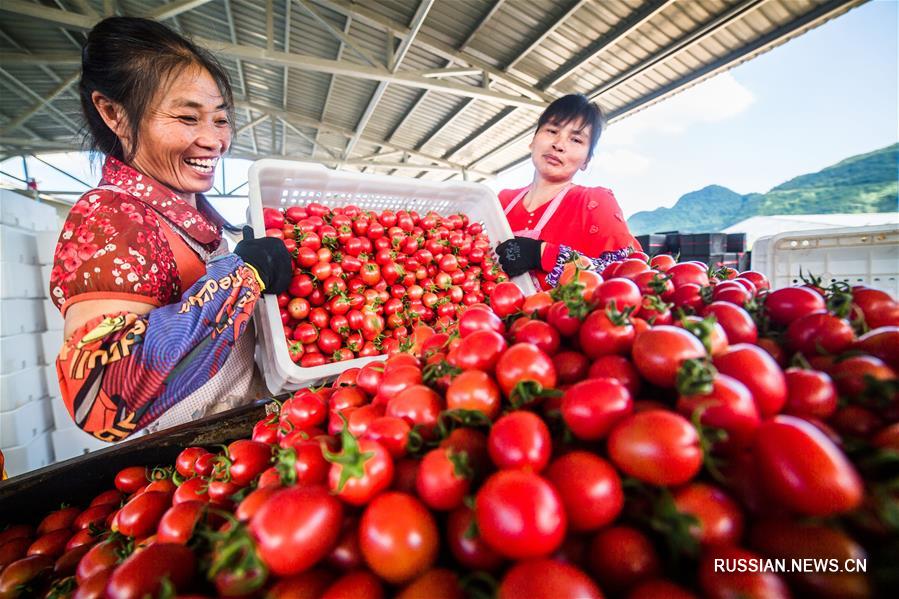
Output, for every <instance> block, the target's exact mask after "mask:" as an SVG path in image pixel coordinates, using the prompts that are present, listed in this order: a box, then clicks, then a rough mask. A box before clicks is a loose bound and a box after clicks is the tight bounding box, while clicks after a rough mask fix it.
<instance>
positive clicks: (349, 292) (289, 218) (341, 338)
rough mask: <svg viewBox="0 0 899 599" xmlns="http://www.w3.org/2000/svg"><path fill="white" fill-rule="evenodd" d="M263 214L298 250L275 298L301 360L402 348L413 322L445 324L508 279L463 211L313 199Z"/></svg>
mask: <svg viewBox="0 0 899 599" xmlns="http://www.w3.org/2000/svg"><path fill="white" fill-rule="evenodd" d="M263 217H264V219H265V228H266V235H268V236H270V237H278V238H281V239H283V240H284V243H285V245H286V246H287V249H288V251H290V253H291V254H292V255H293V256H294V268H295V269H294V277H293V280H292V281H291V282H290V288H289V289H288V290H287V292H286V293H282V294H281V295H279V296H278V306H279V307H280V309H281V321H282V323H283V325H284V334H285V336H286V338H287V350H288V353H289V355H290V357H291V359H292V360H293V361H294V362H296V363H299V365H300V366H302V367H304V368H307V367H313V366H321V365H322V364H326V363H328V362H332V361H335V362H336V361H343V360H352V359H353V358H357V357H365V356H377V355H381V354H387V353H390V352H391V351H396V350H397V349H408V348H409V347H411V344H412V343H413V342H414V337H415V335H414V329H415V327H416V325H418V324H424V325H427V326H430V327H432V328H437V329H439V330H445V329H447V328H448V327H450V326H451V325H452V324H453V323H454V322H455V321H456V320H457V318H458V315H459V313H460V312H461V311H462V310H463V309H464V308H465V307H466V306H469V305H472V304H476V303H479V302H483V301H484V298H485V295H487V296H489V295H490V293H491V292H492V291H493V287H494V286H495V285H496V283H497V282H502V281H505V280H507V277H506V276H505V275H504V274H503V272H502V271H501V269H500V268H499V266H498V265H497V263H496V262H495V261H494V259H493V256H492V252H491V250H490V240H489V239H488V238H487V235H486V233H485V232H484V228H483V226H482V225H481V224H480V223H472V222H469V219H468V216H466V215H465V214H454V215H451V216H447V217H442V216H440V215H438V214H436V213H433V212H429V213H427V214H425V215H423V216H420V215H419V214H418V213H416V212H414V211H405V210H398V211H396V212H394V211H392V210H383V211H381V212H380V213H374V212H370V211H364V210H362V209H360V208H358V207H356V206H344V207H337V208H333V209H332V208H328V207H326V206H324V205H322V204H317V203H311V204H308V205H305V206H292V207H290V208H287V209H285V210H277V209H274V208H265V209H264V210H263Z"/></svg>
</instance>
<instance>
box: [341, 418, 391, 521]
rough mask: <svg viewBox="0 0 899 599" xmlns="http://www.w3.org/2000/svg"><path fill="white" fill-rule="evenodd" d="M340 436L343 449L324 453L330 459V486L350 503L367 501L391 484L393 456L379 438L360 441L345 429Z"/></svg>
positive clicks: (360, 503)
mask: <svg viewBox="0 0 899 599" xmlns="http://www.w3.org/2000/svg"><path fill="white" fill-rule="evenodd" d="M341 440H342V445H343V447H342V449H341V451H340V453H337V454H334V453H331V452H325V453H324V455H325V457H326V458H327V460H328V461H329V462H331V469H330V471H329V472H328V488H329V489H331V492H332V493H334V494H335V495H337V496H338V497H340V498H341V499H343V500H344V501H345V502H347V503H349V504H350V505H365V504H366V503H368V502H369V501H371V499H372V498H373V497H374V496H375V495H377V494H378V493H380V492H381V491H384V490H385V489H387V488H388V487H389V486H390V483H391V481H392V480H393V458H391V457H390V454H389V453H388V452H387V450H386V449H385V448H384V446H383V445H381V444H380V443H378V442H377V441H372V440H370V439H362V440H361V441H357V440H356V438H355V437H354V436H353V435H352V433H350V432H349V431H348V430H346V429H344V432H343V433H342V434H341Z"/></svg>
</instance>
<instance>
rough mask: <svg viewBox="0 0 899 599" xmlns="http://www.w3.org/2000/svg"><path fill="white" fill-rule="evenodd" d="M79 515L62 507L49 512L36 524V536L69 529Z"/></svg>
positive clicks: (72, 508) (77, 510) (75, 508)
mask: <svg viewBox="0 0 899 599" xmlns="http://www.w3.org/2000/svg"><path fill="white" fill-rule="evenodd" d="M144 483H145V484H146V479H145V480H144ZM80 513H81V510H80V509H78V508H77V507H64V508H61V509H58V510H56V511H53V512H50V513H49V514H47V515H46V516H45V517H44V519H43V520H41V523H40V524H38V526H37V534H39V535H45V534H47V533H48V532H53V531H54V530H59V529H61V528H65V529H68V528H71V527H72V525H73V524H74V523H75V521H76V520H77V519H78V515H79V514H80Z"/></svg>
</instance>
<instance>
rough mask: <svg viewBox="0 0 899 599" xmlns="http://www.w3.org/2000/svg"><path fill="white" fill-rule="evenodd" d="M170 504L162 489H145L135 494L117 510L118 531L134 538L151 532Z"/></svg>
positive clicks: (167, 495) (140, 537) (142, 536)
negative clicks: (143, 491)
mask: <svg viewBox="0 0 899 599" xmlns="http://www.w3.org/2000/svg"><path fill="white" fill-rule="evenodd" d="M171 505H172V501H171V498H170V496H169V494H168V493H165V492H162V491H147V492H145V493H141V494H140V495H137V496H136V497H134V498H133V499H131V500H130V501H129V502H128V503H126V504H125V505H123V506H122V509H120V510H119V512H118V515H117V516H116V522H117V523H118V532H120V533H122V534H123V535H125V536H128V537H134V538H136V539H142V538H144V537H146V536H147V535H149V534H152V533H153V532H154V531H155V530H156V526H157V525H158V524H159V519H160V518H162V515H163V514H164V513H165V511H166V510H167V509H168V508H169V506H171Z"/></svg>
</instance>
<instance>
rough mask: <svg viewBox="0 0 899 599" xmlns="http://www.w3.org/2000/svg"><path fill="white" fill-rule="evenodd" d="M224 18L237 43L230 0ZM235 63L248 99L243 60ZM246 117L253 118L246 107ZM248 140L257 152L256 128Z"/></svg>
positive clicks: (226, 4) (233, 39) (227, 2)
mask: <svg viewBox="0 0 899 599" xmlns="http://www.w3.org/2000/svg"><path fill="white" fill-rule="evenodd" d="M225 19H226V20H227V21H228V35H229V36H230V38H231V43H232V44H236V43H237V28H236V27H235V26H234V13H233V12H232V11H231V0H225ZM234 62H235V64H236V65H237V78H238V80H239V81H240V89H241V91H242V92H243V95H244V98H246V99H247V100H248V101H249V100H250V93H249V92H248V91H247V79H246V77H244V74H243V61H241V60H240V59H237V60H235V61H234ZM245 112H246V117H247V121H252V120H253V115H252V114H251V113H250V110H249V109H246V111H245ZM250 142H251V143H252V144H253V152H254V153H258V152H259V140H258V139H256V128H255V127H254V128H253V129H251V130H250Z"/></svg>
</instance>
